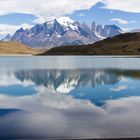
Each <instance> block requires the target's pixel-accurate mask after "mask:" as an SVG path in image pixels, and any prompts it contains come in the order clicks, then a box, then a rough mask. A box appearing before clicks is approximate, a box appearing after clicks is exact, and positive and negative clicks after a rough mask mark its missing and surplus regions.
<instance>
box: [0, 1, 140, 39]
mask: <svg viewBox="0 0 140 140" xmlns="http://www.w3.org/2000/svg"><path fill="white" fill-rule="evenodd" d="M7 5H8V7H7ZM139 7H140V1H139V0H125V1H122V0H51V1H50V0H30V1H27V0H6V1H5V0H0V37H1V36H5V35H6V34H7V33H10V34H12V33H14V32H15V31H16V30H17V29H18V28H20V27H24V28H30V27H32V26H33V25H35V24H37V23H43V22H45V21H47V20H50V19H54V18H57V17H59V16H64V15H67V16H69V17H71V18H72V19H73V20H76V21H79V22H81V23H82V22H86V23H87V24H88V25H91V23H92V22H93V21H95V22H96V23H97V24H102V25H105V24H116V25H118V26H120V27H121V28H122V29H124V30H125V31H128V30H132V29H137V28H140V8H139Z"/></svg>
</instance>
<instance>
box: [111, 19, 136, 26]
mask: <svg viewBox="0 0 140 140" xmlns="http://www.w3.org/2000/svg"><path fill="white" fill-rule="evenodd" d="M110 21H112V22H117V23H119V24H123V25H125V24H133V23H136V21H133V20H132V21H127V20H125V19H122V18H112V19H110Z"/></svg>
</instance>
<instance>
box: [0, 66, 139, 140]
mask: <svg viewBox="0 0 140 140" xmlns="http://www.w3.org/2000/svg"><path fill="white" fill-rule="evenodd" d="M0 72H1V73H0V138H32V139H33V138H108V137H114V138H117V137H136V136H140V118H139V115H140V110H139V108H138V106H140V93H139V91H140V86H139V85H140V71H139V70H127V69H107V68H106V69H103V68H102V69H99V68H98V69H97V68H90V69H29V70H28V69H22V70H19V69H17V70H7V71H2V70H0ZM20 92H21V93H20Z"/></svg>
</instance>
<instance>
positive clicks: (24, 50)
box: [0, 41, 41, 55]
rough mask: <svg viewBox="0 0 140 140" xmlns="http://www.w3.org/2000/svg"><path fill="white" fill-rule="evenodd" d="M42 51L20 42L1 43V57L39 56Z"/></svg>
mask: <svg viewBox="0 0 140 140" xmlns="http://www.w3.org/2000/svg"><path fill="white" fill-rule="evenodd" d="M39 52H41V51H39V50H36V49H32V48H29V47H27V46H26V45H23V44H20V43H18V42H11V41H10V42H2V41H1V42H0V55H17V54H22V55H26V54H37V53H39Z"/></svg>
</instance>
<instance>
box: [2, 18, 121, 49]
mask: <svg viewBox="0 0 140 140" xmlns="http://www.w3.org/2000/svg"><path fill="white" fill-rule="evenodd" d="M120 33H123V31H122V30H121V29H120V28H119V27H118V26H116V25H105V26H102V25H96V23H95V22H93V23H92V25H91V27H89V26H88V25H87V24H86V23H83V24H80V23H79V22H76V21H73V20H72V19H70V18H69V17H60V18H58V19H54V20H51V21H47V22H45V23H43V24H37V25H35V26H34V27H32V28H30V29H23V28H20V29H19V30H17V31H16V32H15V33H14V34H13V35H9V34H8V35H7V36H6V37H5V38H3V39H2V41H17V42H20V43H23V44H25V45H27V46H29V47H32V48H40V49H46V50H48V49H50V48H53V47H58V46H72V45H85V44H92V43H94V42H97V41H99V40H102V39H104V38H108V37H113V36H116V35H118V34H120Z"/></svg>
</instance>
